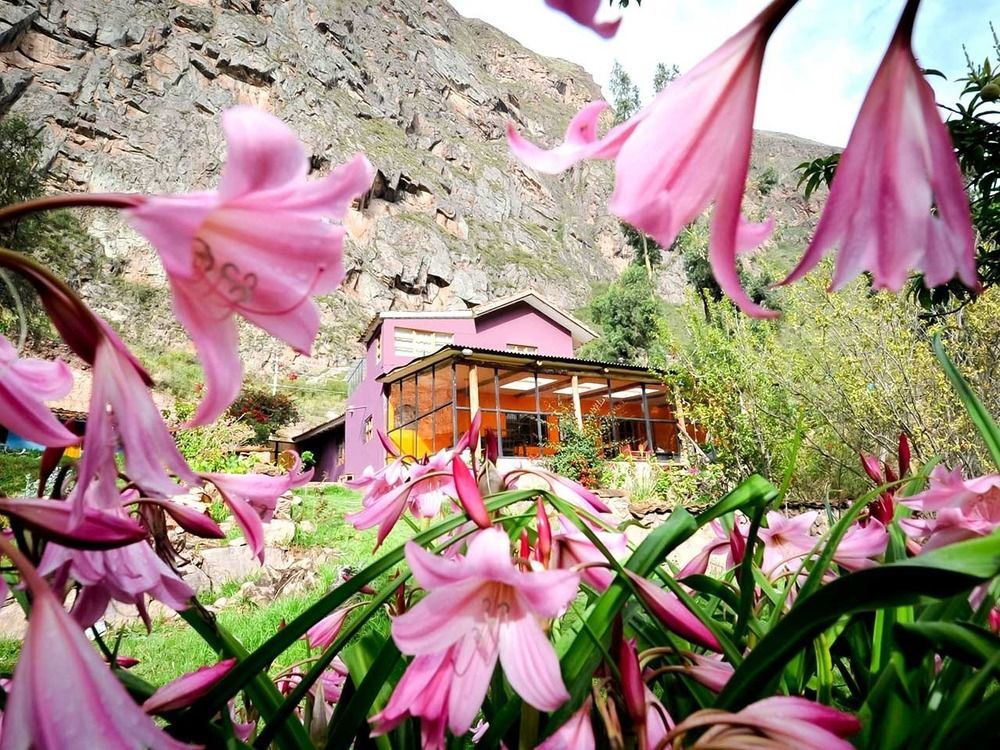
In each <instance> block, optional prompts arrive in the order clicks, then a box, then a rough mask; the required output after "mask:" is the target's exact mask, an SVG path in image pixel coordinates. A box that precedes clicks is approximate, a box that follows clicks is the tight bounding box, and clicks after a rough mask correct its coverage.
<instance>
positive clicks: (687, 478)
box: [655, 463, 729, 508]
mask: <svg viewBox="0 0 1000 750" xmlns="http://www.w3.org/2000/svg"><path fill="white" fill-rule="evenodd" d="M655 490H656V496H657V497H658V498H659V499H660V500H661V501H662V502H663V503H664V504H666V505H667V506H668V507H671V508H678V507H679V508H692V507H702V506H705V505H708V504H709V503H712V502H715V501H716V500H718V499H719V498H720V497H722V496H723V495H724V494H725V493H726V492H727V491H728V490H729V481H728V479H727V476H726V470H725V468H724V467H723V466H721V465H720V464H713V463H710V464H705V465H704V466H676V465H671V466H665V467H662V468H660V469H659V470H658V472H657V474H656V484H655Z"/></svg>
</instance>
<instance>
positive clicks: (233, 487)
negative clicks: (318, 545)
mask: <svg viewBox="0 0 1000 750" xmlns="http://www.w3.org/2000/svg"><path fill="white" fill-rule="evenodd" d="M301 469H302V462H301V460H300V459H299V457H298V455H297V454H296V456H295V464H294V465H293V466H292V468H291V469H289V471H288V473H287V474H283V475H281V476H279V477H271V476H267V475H266V474H217V473H207V474H202V475H201V476H202V478H203V479H205V480H207V481H209V482H211V483H212V484H213V485H215V488H216V489H217V490H218V491H219V495H220V496H221V497H222V501H223V502H224V503H225V504H226V505H227V506H228V507H229V510H231V511H232V513H233V518H235V519H236V523H237V524H238V525H239V527H240V528H241V529H242V530H243V536H244V537H246V540H247V546H249V547H250V551H251V552H252V553H253V555H254V557H256V558H258V559H259V560H260V561H261V562H264V524H265V523H268V522H270V520H271V518H272V517H273V516H274V509H275V507H276V506H277V504H278V498H279V497H281V496H282V495H284V494H285V493H286V492H288V491H289V490H291V489H294V488H295V487H301V486H302V485H304V484H306V483H308V482H309V481H310V480H311V479H312V476H313V470H312V469H309V470H308V471H301Z"/></svg>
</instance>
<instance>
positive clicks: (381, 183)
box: [0, 0, 825, 365]
mask: <svg viewBox="0 0 1000 750" xmlns="http://www.w3.org/2000/svg"><path fill="white" fill-rule="evenodd" d="M600 95H601V94H600V90H599V88H598V86H597V85H596V84H595V83H594V81H593V80H592V78H591V77H590V76H589V74H587V73H586V72H585V71H584V70H583V69H581V68H580V67H578V66H576V65H572V64H570V63H567V62H564V61H561V60H554V59H548V58H543V57H541V56H539V55H536V54H534V53H533V52H531V51H529V50H527V49H525V48H523V47H521V46H520V45H518V44H517V43H516V42H515V41H514V40H512V39H510V38H509V37H507V36H505V35H504V34H502V33H501V32H499V31H497V30H496V29H494V28H492V27H490V26H488V25H485V24H483V23H480V22H478V21H474V20H469V19H465V18H463V17H461V16H459V15H458V14H457V13H456V12H455V11H454V10H453V9H452V8H451V6H450V5H448V4H447V3H446V2H444V0H380V1H379V2H358V1H357V0H311V1H308V0H284V1H279V0H100V1H98V0H50V1H48V2H46V1H45V0H0V116H3V115H4V114H6V113H8V112H9V113H17V114H20V115H23V116H25V117H26V118H28V119H29V121H30V122H32V123H37V124H38V125H39V127H41V128H42V129H43V130H42V133H43V136H44V139H45V142H46V144H47V145H48V159H49V161H50V165H51V179H52V182H53V187H54V188H58V189H68V190H92V191H141V192H155V191H186V190H192V189H199V188H206V187H210V186H212V185H213V184H214V182H215V180H216V179H217V175H218V172H219V168H220V165H221V163H222V160H223V158H224V148H223V146H224V144H223V141H222V139H221V135H220V128H219V113H220V112H221V111H222V110H223V109H225V108H226V107H228V106H231V105H233V104H236V103H249V104H254V105H257V106H260V107H263V108H265V109H268V110H270V111H272V112H274V113H275V114H277V115H278V116H279V117H281V118H282V119H283V120H285V121H287V122H288V123H290V124H291V125H292V126H293V127H294V128H295V130H296V131H297V132H298V133H299V134H300V135H301V137H302V139H303V140H304V142H305V143H306V144H307V147H308V148H309V149H310V150H311V153H312V163H313V167H314V169H315V170H316V171H317V172H319V173H322V172H324V171H326V170H327V169H329V168H330V167H331V165H333V164H336V163H337V162H340V161H342V160H343V159H345V158H346V157H348V156H349V155H351V154H352V153H354V152H356V151H364V152H365V153H366V154H368V156H369V158H370V159H371V160H372V162H373V163H374V164H375V166H376V167H377V169H378V170H379V171H378V176H377V178H376V183H375V186H374V189H373V191H372V194H371V198H370V200H367V201H366V202H365V205H364V206H363V207H362V209H361V210H360V211H356V212H353V213H352V215H351V216H350V217H349V221H348V226H349V231H350V236H351V241H350V242H349V246H348V250H347V258H346V264H347V266H348V269H349V273H348V277H347V281H346V283H345V285H344V288H343V290H342V291H341V292H339V293H338V294H336V295H332V296H331V297H328V298H326V299H325V300H324V301H323V303H322V304H323V307H324V327H323V333H322V335H321V340H320V342H319V347H318V350H317V354H318V363H319V364H321V365H322V364H335V363H337V362H343V361H345V360H346V359H348V358H350V357H351V356H353V355H354V354H355V351H354V349H353V346H352V345H351V340H352V337H353V336H354V335H355V334H356V333H357V331H358V330H359V328H360V326H361V324H362V322H363V320H364V319H366V318H367V317H368V316H369V315H370V314H371V313H372V312H373V311H375V310H380V309H391V308H395V309H399V308H407V309H445V308H454V307H463V306H466V305H472V304H476V303H480V302H484V301H486V300H488V299H490V298H493V297H497V296H501V295H504V294H507V293H510V292H512V291H516V290H521V289H523V288H526V287H534V288H536V289H538V290H539V291H541V292H542V293H544V294H546V295H547V296H549V297H550V298H551V299H553V300H554V301H555V302H556V303H558V304H561V305H564V306H566V307H567V308H570V309H572V308H577V307H580V306H581V305H582V304H583V303H584V302H585V301H586V299H587V297H588V296H589V292H590V288H591V285H592V284H593V283H594V282H595V281H599V280H604V279H608V278H610V277H612V276H613V275H614V273H615V272H616V270H617V269H619V268H620V267H621V266H622V265H623V264H624V263H625V262H626V260H625V257H624V254H625V252H626V251H625V249H624V245H623V242H622V238H621V235H620V232H619V230H618V227H617V224H616V222H615V221H614V220H613V219H612V218H610V217H609V216H608V214H607V211H606V208H605V204H606V200H607V197H608V194H609V192H610V189H611V171H610V168H609V166H608V165H606V164H585V165H582V166H581V167H579V168H577V169H575V170H573V171H572V172H570V173H569V174H567V175H565V176H562V177H545V176H540V175H537V174H535V173H533V172H531V171H529V170H526V169H524V168H522V167H521V166H520V165H519V164H518V163H517V162H516V161H515V160H513V159H512V158H511V157H510V156H509V155H508V153H507V149H506V143H505V138H504V128H505V125H506V123H507V122H508V121H510V120H513V121H514V122H515V123H517V125H518V127H520V128H521V129H523V130H524V131H525V132H526V133H527V134H528V135H529V136H531V137H532V138H533V139H535V140H537V141H540V142H543V143H544V142H548V143H553V142H555V141H557V140H558V139H559V138H560V137H561V134H562V132H563V131H564V129H565V127H566V123H567V122H568V121H569V119H570V118H571V117H572V115H573V114H574V113H575V112H576V111H577V110H578V109H579V108H580V107H581V106H582V105H583V104H584V103H586V102H588V101H591V100H593V99H595V98H598V97H600ZM804 143H805V142H802V141H798V140H797V139H789V138H788V137H787V136H776V135H773V134H760V135H758V144H757V145H758V152H759V154H760V156H759V158H758V159H757V161H756V162H755V167H754V172H755V174H758V173H761V172H762V170H764V169H766V167H767V166H769V165H771V166H773V165H774V164H778V165H779V167H780V168H779V169H778V177H779V180H778V183H779V184H778V185H777V186H776V187H777V189H778V190H779V193H777V194H776V195H783V196H784V197H786V198H790V197H791V196H792V192H793V191H792V190H791V186H793V185H794V181H793V179H792V178H791V176H790V171H789V165H790V164H794V163H797V162H798V161H802V160H803V159H805V158H812V157H813V156H815V155H819V154H822V153H824V151H825V148H824V147H822V146H818V145H817V144H807V145H805V146H804V145H803V144H804ZM782 189H783V190H784V192H783V193H782V192H780V191H781V190H782ZM768 192H770V189H769V191H768ZM762 195H763V193H762ZM770 202H771V203H774V202H775V201H774V199H773V198H772V199H771V200H770ZM758 203H760V201H758ZM767 203H768V201H764V204H765V205H762V206H758V208H761V210H767V209H768V205H766V204H767ZM780 210H781V212H782V214H783V217H782V218H783V220H784V219H786V218H789V217H791V218H794V219H795V222H796V223H799V224H801V223H802V222H806V223H808V222H810V221H811V219H810V218H809V216H808V211H809V207H808V206H807V204H804V203H802V202H801V201H798V199H794V200H793V201H792V202H791V203H789V202H787V201H783V202H782V203H781V209H780ZM89 223H90V228H91V230H92V231H93V232H94V233H95V234H96V235H97V236H98V237H99V239H100V241H101V243H102V244H103V246H104V248H105V250H106V252H107V253H108V255H109V256H111V257H112V258H113V259H115V258H116V259H119V261H118V262H119V264H124V265H125V266H126V268H127V270H126V275H127V277H128V278H129V279H130V280H131V281H132V283H133V284H137V285H139V286H140V287H142V286H143V285H152V287H153V288H154V289H155V288H156V286H157V285H158V284H159V283H160V282H161V281H162V279H161V278H160V277H159V274H160V270H159V266H158V264H157V263H156V262H155V258H154V257H153V255H152V254H151V251H150V250H149V249H148V248H147V247H146V246H145V244H144V243H143V242H141V241H140V240H139V239H138V238H137V237H136V235H135V234H134V233H132V232H131V231H130V230H129V229H128V228H127V227H125V226H124V225H123V224H122V223H121V222H120V221H119V220H118V219H117V217H116V216H114V215H113V214H110V213H98V212H95V213H93V214H92V215H91V216H90V217H89ZM668 262H671V261H668ZM663 278H664V281H663V291H664V292H665V294H668V295H676V294H677V293H678V292H679V290H680V288H681V285H682V282H681V275H680V273H679V271H677V270H674V271H671V270H669V269H668V271H667V272H666V273H664V274H663ZM91 296H92V298H93V301H94V303H95V304H96V305H97V306H98V307H99V308H101V309H103V310H105V311H106V314H108V315H109V317H111V318H112V319H117V320H118V322H119V323H120V324H121V325H123V326H124V325H127V324H128V323H129V322H134V320H132V316H131V314H130V313H129V312H127V311H126V310H124V308H121V306H120V305H119V306H117V307H116V304H117V301H116V300H114V299H109V298H107V297H108V295H107V294H104V295H103V298H102V293H101V291H100V290H93V291H92V293H91ZM157 299H159V300H160V302H159V304H162V294H161V295H159V296H157V295H156V294H154V293H153V292H152V291H151V292H150V293H149V294H148V295H147V301H148V303H149V304H151V305H152V304H154V303H155V300H157ZM146 335H147V336H157V335H159V336H165V337H167V338H170V339H172V337H173V336H174V335H175V332H171V329H169V328H164V327H156V330H154V331H149V330H147V331H146ZM161 343H164V344H166V343H167V341H166V340H164V341H163V342H161ZM251 345H252V346H253V342H251Z"/></svg>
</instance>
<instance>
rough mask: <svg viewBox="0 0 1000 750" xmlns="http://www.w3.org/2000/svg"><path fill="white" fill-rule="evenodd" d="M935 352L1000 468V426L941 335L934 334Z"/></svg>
mask: <svg viewBox="0 0 1000 750" xmlns="http://www.w3.org/2000/svg"><path fill="white" fill-rule="evenodd" d="M934 354H936V355H937V358H938V361H939V362H940V363H941V367H942V369H943V370H944V374H945V375H947V376H948V380H950V381H951V384H952V387H954V389H955V393H956V394H957V395H958V400H959V401H961V402H962V406H964V407H965V410H966V411H967V412H968V413H969V419H970V420H972V424H974V425H975V426H976V429H977V430H978V431H979V434H980V436H981V437H982V438H983V442H984V443H986V448H987V449H988V450H989V452H990V456H992V458H993V464H994V465H995V466H996V467H997V468H998V469H1000V427H997V423H996V422H995V421H994V419H993V417H992V416H991V415H990V413H989V412H988V411H987V410H986V407H985V406H983V402H982V401H980V400H979V396H977V395H976V392H975V391H973V390H972V387H971V386H970V385H969V383H968V382H967V381H966V380H965V378H963V377H962V373H960V372H959V371H958V368H957V367H955V363H954V362H952V361H951V358H950V357H949V356H948V353H947V352H946V351H945V350H944V344H942V343H941V336H940V335H935V336H934Z"/></svg>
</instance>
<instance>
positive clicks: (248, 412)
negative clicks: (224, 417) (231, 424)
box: [228, 387, 299, 443]
mask: <svg viewBox="0 0 1000 750" xmlns="http://www.w3.org/2000/svg"><path fill="white" fill-rule="evenodd" d="M228 414H229V416H231V417H233V418H235V419H238V420H241V421H242V422H243V423H244V424H246V425H247V426H248V427H249V428H250V429H251V430H253V434H254V438H256V440H257V442H259V443H263V442H264V441H266V440H267V439H268V437H270V435H271V434H272V433H273V432H274V431H275V430H278V429H279V428H281V427H284V426H285V425H287V424H291V423H292V422H294V421H295V420H296V419H298V417H299V410H298V409H297V408H296V406H295V402H294V401H293V400H292V399H291V397H289V396H286V395H285V394H284V393H268V392H267V391H263V390H260V389H258V388H253V387H246V388H244V389H243V391H242V392H241V393H240V395H239V397H238V398H237V399H236V401H235V402H233V405H232V406H230V407H229V412H228Z"/></svg>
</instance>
